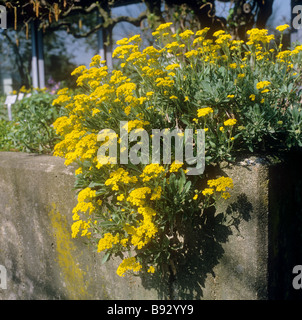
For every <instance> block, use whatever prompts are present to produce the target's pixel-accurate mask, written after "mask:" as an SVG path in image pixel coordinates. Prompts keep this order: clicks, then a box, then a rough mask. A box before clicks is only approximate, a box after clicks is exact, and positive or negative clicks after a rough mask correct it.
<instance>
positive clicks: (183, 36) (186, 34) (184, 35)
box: [179, 30, 194, 40]
mask: <svg viewBox="0 0 302 320" xmlns="http://www.w3.org/2000/svg"><path fill="white" fill-rule="evenodd" d="M193 35H194V32H193V31H192V30H186V31H184V32H182V33H180V34H179V36H180V37H181V39H183V40H186V39H188V38H190V36H193Z"/></svg>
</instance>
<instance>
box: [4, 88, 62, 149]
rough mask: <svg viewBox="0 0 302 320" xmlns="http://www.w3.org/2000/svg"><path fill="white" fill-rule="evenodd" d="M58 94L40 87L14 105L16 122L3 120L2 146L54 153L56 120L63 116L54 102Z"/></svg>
mask: <svg viewBox="0 0 302 320" xmlns="http://www.w3.org/2000/svg"><path fill="white" fill-rule="evenodd" d="M54 98H55V96H53V95H51V94H50V93H47V92H45V91H44V90H41V91H39V92H35V93H32V95H31V96H30V97H26V98H23V99H22V100H20V101H17V102H16V103H15V104H14V105H13V106H12V116H13V121H12V122H9V121H7V120H2V121H1V131H2V139H1V142H0V149H2V150H8V151H9V150H15V151H24V152H33V153H48V154H50V153H52V152H53V148H54V145H55V144H56V143H57V142H58V136H57V135H56V133H55V130H54V129H53V125H52V124H53V122H54V121H55V120H56V119H57V118H58V117H59V116H60V115H62V111H61V110H60V108H59V107H55V106H53V105H52V101H53V99H54Z"/></svg>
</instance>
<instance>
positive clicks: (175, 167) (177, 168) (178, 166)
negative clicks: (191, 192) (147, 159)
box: [169, 161, 183, 172]
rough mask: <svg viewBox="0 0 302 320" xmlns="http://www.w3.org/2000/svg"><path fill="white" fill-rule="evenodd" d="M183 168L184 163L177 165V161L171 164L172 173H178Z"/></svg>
mask: <svg viewBox="0 0 302 320" xmlns="http://www.w3.org/2000/svg"><path fill="white" fill-rule="evenodd" d="M182 166H183V163H176V162H175V161H174V162H173V163H171V166H170V169H169V171H170V172H177V171H178V170H179V169H180V168H181V167H182Z"/></svg>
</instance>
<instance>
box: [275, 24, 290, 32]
mask: <svg viewBox="0 0 302 320" xmlns="http://www.w3.org/2000/svg"><path fill="white" fill-rule="evenodd" d="M289 27H290V26H289V25H288V24H283V25H281V26H278V27H276V30H278V31H280V32H283V31H284V30H286V29H288V28H289Z"/></svg>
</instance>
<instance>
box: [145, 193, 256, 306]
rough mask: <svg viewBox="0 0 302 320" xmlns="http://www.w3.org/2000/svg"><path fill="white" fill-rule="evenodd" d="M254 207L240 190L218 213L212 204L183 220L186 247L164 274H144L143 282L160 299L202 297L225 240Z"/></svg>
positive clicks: (222, 250)
mask: <svg viewBox="0 0 302 320" xmlns="http://www.w3.org/2000/svg"><path fill="white" fill-rule="evenodd" d="M252 210H253V207H252V204H251V203H250V202H249V201H248V199H247V196H246V195H245V194H240V195H238V197H237V199H236V201H235V202H233V203H231V204H229V205H228V206H227V208H226V210H224V212H219V213H218V212H216V209H215V208H214V207H210V208H208V209H207V210H205V211H204V212H203V213H202V214H201V215H200V216H196V217H195V219H194V220H193V221H190V222H187V223H186V224H184V225H183V226H182V230H181V236H182V237H183V247H182V249H181V250H179V251H177V252H174V256H173V260H174V261H175V268H170V269H169V272H168V273H166V274H165V276H164V277H162V278H159V277H158V276H156V275H152V277H148V276H146V277H142V284H143V286H144V287H145V288H146V289H156V290H157V292H158V296H159V299H168V300H170V299H171V300H192V299H196V300H198V299H203V298H204V290H205V289H206V288H205V287H206V279H207V277H208V275H212V276H213V277H215V271H214V267H215V266H217V265H218V264H219V261H220V259H221V257H222V256H223V254H224V252H225V251H224V248H223V244H224V243H226V242H227V241H228V239H229V237H230V236H231V235H232V234H233V231H232V230H234V228H235V229H236V230H237V231H238V232H239V225H240V222H241V221H242V220H245V221H248V220H249V219H250V217H251V215H250V214H251V212H252ZM173 269H174V272H173ZM175 270H177V272H176V273H175Z"/></svg>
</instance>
